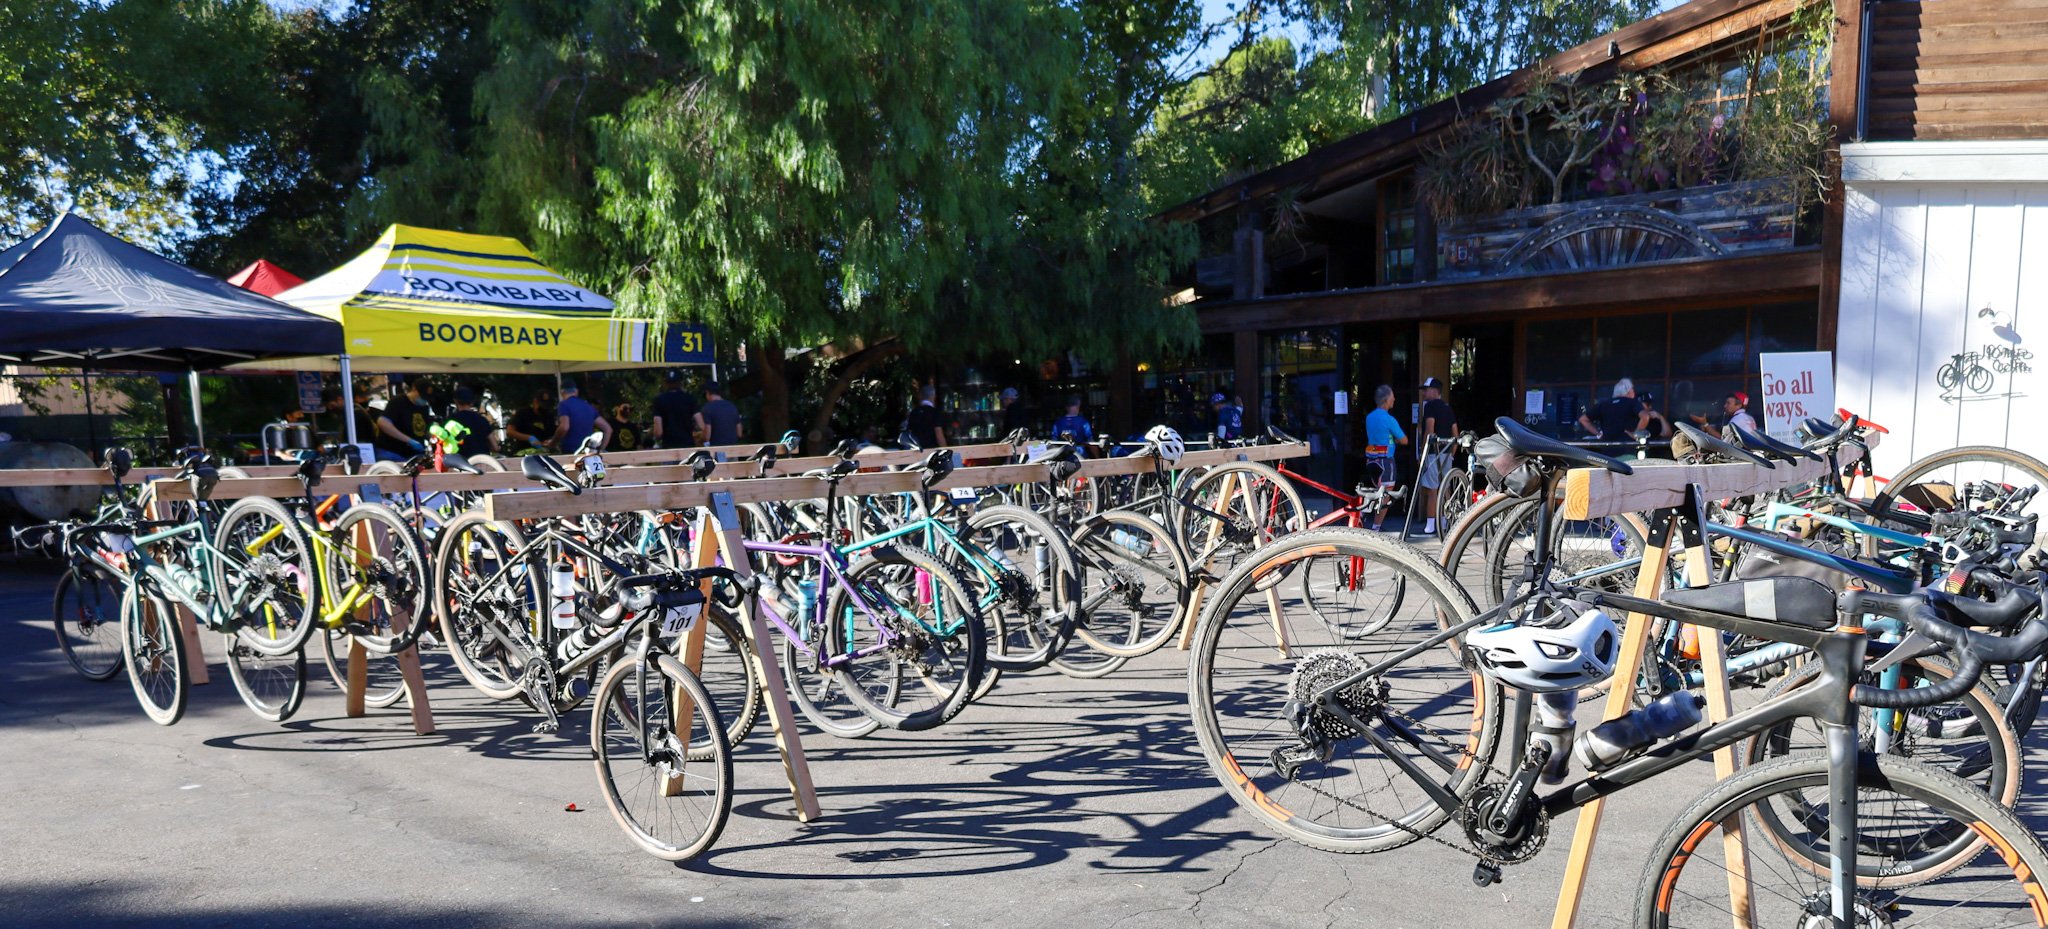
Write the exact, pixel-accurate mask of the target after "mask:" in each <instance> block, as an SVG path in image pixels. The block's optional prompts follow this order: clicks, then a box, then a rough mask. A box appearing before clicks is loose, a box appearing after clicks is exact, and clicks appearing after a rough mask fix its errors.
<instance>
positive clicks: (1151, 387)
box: [1132, 335, 1239, 439]
mask: <svg viewBox="0 0 2048 929" xmlns="http://www.w3.org/2000/svg"><path fill="white" fill-rule="evenodd" d="M1232 339H1233V337H1232V336H1230V335H1205V336H1203V337H1202V342H1201V345H1200V346H1199V348H1198V349H1197V350H1196V351H1195V353H1194V354H1193V355H1190V356H1185V357H1181V358H1176V359H1170V360H1167V361H1165V362H1163V363H1158V364H1150V363H1148V364H1147V365H1145V369H1144V370H1141V371H1140V372H1139V374H1138V390H1137V396H1136V398H1135V400H1136V403H1135V404H1134V406H1133V410H1134V412H1135V414H1136V419H1135V420H1134V421H1133V423H1132V428H1133V429H1134V430H1135V431H1138V432H1143V431H1145V430H1146V429H1149V428H1151V427H1152V426H1155V425H1159V424H1162V423H1163V424H1166V425H1170V426H1172V427H1173V428H1175V429H1177V430H1180V433H1181V435H1183V436H1186V437H1187V438H1189V439H1193V438H1197V437H1203V436H1207V435H1208V434H1209V431H1210V428H1211V426H1213V425H1214V422H1215V418H1216V417H1215V412H1214V410H1213V409H1212V408H1211V407H1210V406H1209V397H1210V396H1211V395H1213V394H1223V395H1224V396H1236V395H1237V394H1238V393H1239V391H1238V389H1237V385H1236V383H1235V381H1236V377H1237V369H1236V365H1235V363H1234V362H1233V360H1232V359H1233V358H1234V357H1235V356H1234V355H1233V345H1232Z"/></svg>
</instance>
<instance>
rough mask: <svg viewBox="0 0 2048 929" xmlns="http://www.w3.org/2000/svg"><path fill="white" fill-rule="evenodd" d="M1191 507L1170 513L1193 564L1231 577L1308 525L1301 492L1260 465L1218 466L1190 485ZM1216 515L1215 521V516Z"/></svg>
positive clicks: (1187, 496) (1231, 464)
mask: <svg viewBox="0 0 2048 929" xmlns="http://www.w3.org/2000/svg"><path fill="white" fill-rule="evenodd" d="M1182 499H1183V500H1185V501H1186V502H1187V503H1188V504H1189V505H1188V506H1179V507H1170V511H1171V512H1173V513H1174V514H1175V517H1174V518H1175V531H1176V532H1178V533H1179V538H1180V542H1181V545H1182V547H1183V548H1184V549H1185V550H1186V551H1187V552H1188V561H1189V562H1190V563H1192V564H1194V565H1196V566H1197V567H1207V568H1209V569H1210V570H1211V571H1212V572H1214V573H1216V574H1225V573H1228V572H1229V571H1230V569H1231V568H1234V567H1236V566H1237V563H1238V562H1240V561H1242V560H1243V559H1244V558H1245V557H1246V556H1247V555H1249V554H1251V553H1252V552H1253V551H1256V550H1257V549H1258V548H1260V547H1261V546H1264V545H1266V544H1268V543H1270V542H1272V541H1273V540H1274V539H1277V538H1279V537H1281V536H1284V535H1287V534H1288V533H1290V532H1296V531H1299V530H1300V529H1301V527H1302V526H1305V525H1307V524H1308V518H1307V513H1308V509H1307V508H1306V507H1304V506H1303V505H1302V503H1301V492H1300V491H1298V490H1296V489H1295V488H1294V482H1293V481H1290V480H1288V479H1287V477H1286V476H1285V475H1283V474H1281V473H1280V472H1279V471H1276V470H1274V469H1273V468H1270V467H1268V466H1266V465H1263V464H1260V463H1258V462H1255V461H1234V462H1231V463H1229V464H1222V465H1217V466H1216V467H1214V468H1210V469H1209V470H1208V471H1207V472H1205V473H1203V474H1202V476H1201V477H1199V478H1196V479H1195V480H1194V482H1193V483H1191V484H1188V485H1187V491H1186V493H1184V494H1183V495H1182ZM1212 514H1213V515H1212Z"/></svg>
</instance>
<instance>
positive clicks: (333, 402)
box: [320, 387, 377, 442]
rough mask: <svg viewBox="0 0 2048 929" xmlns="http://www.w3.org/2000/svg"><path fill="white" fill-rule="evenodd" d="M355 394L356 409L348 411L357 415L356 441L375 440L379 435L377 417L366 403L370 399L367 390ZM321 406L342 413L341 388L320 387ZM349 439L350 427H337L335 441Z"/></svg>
mask: <svg viewBox="0 0 2048 929" xmlns="http://www.w3.org/2000/svg"><path fill="white" fill-rule="evenodd" d="M355 394H356V405H355V408H354V409H352V410H349V411H348V415H350V416H353V417H355V421H356V441H357V442H374V441H375V440H376V437H377V418H376V417H374V416H371V415H370V408H369V407H368V406H365V405H364V404H365V403H366V402H367V400H368V398H367V397H366V395H365V392H364V391H361V390H358V391H356V392H355ZM320 406H321V408H322V410H323V411H324V412H328V413H340V412H341V411H342V410H341V406H342V398H341V388H340V387H322V388H320ZM347 440H348V427H347V426H346V425H343V426H339V427H336V429H335V437H334V441H336V442H346V441H347Z"/></svg>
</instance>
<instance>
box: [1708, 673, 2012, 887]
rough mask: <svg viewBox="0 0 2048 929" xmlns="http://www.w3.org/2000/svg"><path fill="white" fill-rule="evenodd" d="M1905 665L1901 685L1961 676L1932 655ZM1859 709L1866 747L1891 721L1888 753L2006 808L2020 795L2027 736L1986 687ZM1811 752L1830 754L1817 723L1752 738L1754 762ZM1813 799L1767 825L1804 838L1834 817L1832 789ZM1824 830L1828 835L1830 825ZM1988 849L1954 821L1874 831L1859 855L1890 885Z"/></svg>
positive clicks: (1871, 882)
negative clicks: (1948, 698)
mask: <svg viewBox="0 0 2048 929" xmlns="http://www.w3.org/2000/svg"><path fill="white" fill-rule="evenodd" d="M1902 670H1903V671H1904V675H1903V677H1902V680H1901V682H1900V684H1899V686H1901V687H1922V686H1928V685H1930V684H1934V683H1939V682H1941V681H1946V680H1948V679H1949V678H1951V677H1954V676H1955V671H1953V670H1951V669H1950V668H1949V667H1948V666H1947V665H1944V664H1942V663H1941V662H1938V661H1934V660H1931V659H1925V658H1916V659H1911V660H1909V661H1906V662H1904V663H1903V664H1902ZM1820 675H1821V667H1820V664H1819V663H1818V662H1808V663H1806V664H1803V665H1800V666H1799V667H1798V668H1795V669H1793V670H1792V672H1791V673H1789V674H1787V675H1785V677H1784V679H1783V680H1780V681H1778V683H1777V684H1776V685H1775V686H1773V687H1772V688H1771V690H1770V692H1769V693H1768V694H1766V695H1765V697H1764V700H1765V701H1766V702H1768V701H1769V700H1771V699H1772V698H1775V697H1777V696H1779V695H1781V694H1785V693H1789V692H1790V691H1792V690H1794V689H1797V688H1799V687H1803V686H1805V685H1808V684H1811V683H1813V682H1814V681H1815V680H1816V679H1818V678H1819V677H1820ZM1863 683H1866V684H1871V685H1876V684H1877V683H1878V676H1877V675H1875V674H1866V675H1864V676H1863ZM1857 710H1858V721H1857V729H1858V731H1859V732H1860V733H1861V735H1862V743H1863V747H1864V749H1865V750H1866V751H1868V750H1873V747H1874V746H1875V744H1876V741H1877V736H1878V734H1879V731H1878V727H1877V722H1878V721H1879V720H1884V721H1885V722H1887V723H1888V726H1887V727H1886V728H1888V729H1889V730H1890V731H1889V732H1886V733H1885V735H1886V747H1885V753H1886V754H1887V755H1890V756H1894V757H1899V758H1911V759H1913V760H1915V761H1918V762H1921V763H1923V764H1927V765H1930V766H1932V767H1936V768H1939V769H1941V770H1943V771H1946V772H1948V773H1950V774H1953V775H1955V776H1956V777H1958V778H1961V779H1962V780H1964V781H1966V782H1968V783H1969V784H1970V785H1971V786H1972V787H1975V788H1976V789H1978V790H1981V791H1983V792H1984V793H1985V794H1986V795H1987V796H1989V797H1991V798H1992V799H1994V800H1996V801H1998V802H1999V803H2000V804H2001V805H2003V806H2011V805H2012V804H2013V801H2014V800H2016V799H2017V798H2018V797H2019V792H2020V784H2021V782H2022V780H2023V778H2022V776H2021V771H2020V763H2021V754H2020V747H2019V740H2018V739H2016V738H2015V737H2014V736H2013V733H2012V730H2011V729H2010V728H2008V727H2007V726H2006V724H2005V718H2004V714H2003V713H2002V712H2001V711H2000V709H1999V706H1998V704H1997V702H1996V701H1994V700H1993V699H1992V696H1991V692H1990V691H1988V690H1986V689H1985V688H1983V687H1981V686H1979V687H1972V688H1970V690H1969V691H1967V692H1966V693H1965V694H1964V696H1962V697H1961V698H1959V699H1957V700H1955V701H1953V702H1950V703H1944V704H1940V705H1938V706H1931V707H1922V708H1919V709H1913V710H1873V709H1870V708H1869V707H1858V708H1857ZM1810 752H1818V753H1820V754H1822V755H1825V754H1826V753H1827V742H1826V737H1825V734H1824V731H1823V730H1822V728H1821V725H1820V723H1819V722H1818V721H1817V720H1812V719H1801V720H1795V721H1792V722H1786V723H1780V724H1779V725H1777V726H1775V727H1773V728H1771V729H1769V730H1767V731H1765V732H1762V733H1759V734H1758V735H1757V736H1756V737H1754V738H1752V739H1750V740H1749V742H1748V754H1749V760H1748V763H1749V764H1752V765H1754V764H1758V763H1761V762H1763V761H1768V760H1770V759H1773V758H1781V757H1784V756H1786V755H1794V754H1806V753H1810ZM1806 799H1807V801H1808V807H1807V808H1806V809H1804V810H1794V809H1790V808H1788V811H1787V812H1788V815H1792V816H1794V821H1793V822H1792V823H1791V824H1790V825H1789V827H1788V826H1787V824H1785V823H1784V822H1782V821H1781V820H1778V819H1767V820H1766V821H1765V823H1764V825H1765V826H1766V828H1771V829H1773V830H1774V831H1777V830H1781V829H1782V830H1785V831H1781V832H1778V835H1777V841H1786V842H1790V841H1798V836H1800V835H1803V834H1805V833H1806V832H1807V831H1809V829H1810V826H1811V823H1812V822H1813V821H1814V820H1816V819H1825V818H1826V817H1827V802H1828V798H1827V792H1826V791H1825V790H1823V791H1820V792H1818V793H1816V794H1814V795H1813V796H1810V797H1807V798H1806ZM1787 802H1788V803H1789V802H1790V799H1789V798H1788V801H1787ZM1822 834H1823V835H1825V834H1826V832H1825V830H1823V831H1822ZM1982 848H1983V838H1982V837H1981V836H1978V835H1976V834H1975V833H1972V832H1970V831H1969V828H1968V826H1967V825H1966V824H1964V823H1961V822H1954V821H1950V822H1946V823H1930V824H1929V828H1928V830H1927V831H1926V832H1924V833H1921V834H1918V835H1912V836H1901V835H1887V836H1873V837H1871V838H1869V839H1867V840H1865V841H1863V842H1861V843H1859V846H1858V854H1859V855H1861V856H1863V858H1864V859H1865V860H1867V861H1871V862H1872V863H1873V864H1874V865H1877V866H1880V868H1879V870H1878V871H1877V872H1874V873H1872V874H1870V875H1867V876H1864V877H1861V878H1859V880H1858V883H1860V884H1862V885H1863V886H1866V887H1879V888H1884V887H1897V886H1900V885H1903V884H1911V883H1919V882H1922V881H1930V880H1933V879H1935V878H1938V877H1941V876H1942V875H1944V874H1947V873H1948V872H1949V871H1952V870H1954V869H1956V868H1959V867H1961V866H1963V865H1964V864H1966V863H1968V861H1969V859H1970V858H1971V857H1973V856H1974V855H1975V853H1976V852H1977V851H1978V850H1979V849H1982Z"/></svg>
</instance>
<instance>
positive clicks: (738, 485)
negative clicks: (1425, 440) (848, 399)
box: [484, 442, 1308, 519]
mask: <svg viewBox="0 0 2048 929" xmlns="http://www.w3.org/2000/svg"><path fill="white" fill-rule="evenodd" d="M1307 454H1308V446H1307V445H1305V444H1303V443H1299V442H1295V443H1289V444H1286V445H1259V446H1253V447H1251V448H1219V449H1211V450H1207V451H1199V452H1189V453H1187V454H1186V455H1184V456H1182V457H1181V460H1180V463H1179V464H1178V465H1177V466H1169V470H1171V469H1172V468H1174V467H1178V468H1199V467H1208V466H1210V465H1219V464H1226V463H1229V462H1232V461H1276V460H1279V459H1283V458H1300V457H1304V456H1306V455H1307ZM1157 466H1158V465H1157V463H1156V462H1155V460H1154V459H1152V458H1149V457H1142V456H1136V455H1133V456H1128V457H1124V458H1097V459H1091V460H1089V461H1084V462H1082V463H1081V470H1080V476H1084V477H1092V478H1093V477H1109V476H1113V475H1126V474H1144V473H1148V472H1150V471H1151V470H1152V469H1153V468H1155V467H1157ZM1045 476H1046V466H1045V465H1043V464H1015V465H995V466H991V467H980V468H956V469H954V470H953V471H952V473H950V474H948V475H947V476H946V477H945V478H943V479H941V480H939V481H938V482H936V483H935V484H933V485H932V489H933V490H950V489H952V488H955V487H994V486H1000V485H1003V484H1035V483H1042V482H1043V481H1044V480H1045ZM923 486H924V474H923V473H922V472H919V471H880V472H874V473H861V474H853V475H848V476H847V477H845V478H842V479H840V482H839V487H838V494H839V495H840V496H843V497H856V496H866V495H869V494H892V493H911V492H915V491H917V490H918V489H920V488H922V487H923ZM830 490H831V485H830V483H829V482H827V481H825V480H824V479H823V478H816V477H768V478H759V479H756V480H744V481H702V482H695V483H686V484H639V485H634V486H629V487H598V488H595V489H592V490H586V491H584V492H582V493H580V494H572V493H569V492H568V491H563V490H534V491H524V492H519V493H493V494H490V495H489V496H487V497H485V498H484V512H485V513H486V514H488V515H489V516H490V518H491V519H541V518H545V517H553V516H576V515H580V514H583V513H621V512H630V511H633V510H679V509H687V508H691V507H701V506H704V505H705V504H707V503H708V502H710V500H711V495H712V494H714V493H729V494H731V495H732V501H733V502H734V503H762V502H769V501H778V500H815V499H819V498H822V497H824V496H825V495H826V493H827V492H829V491H830Z"/></svg>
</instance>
